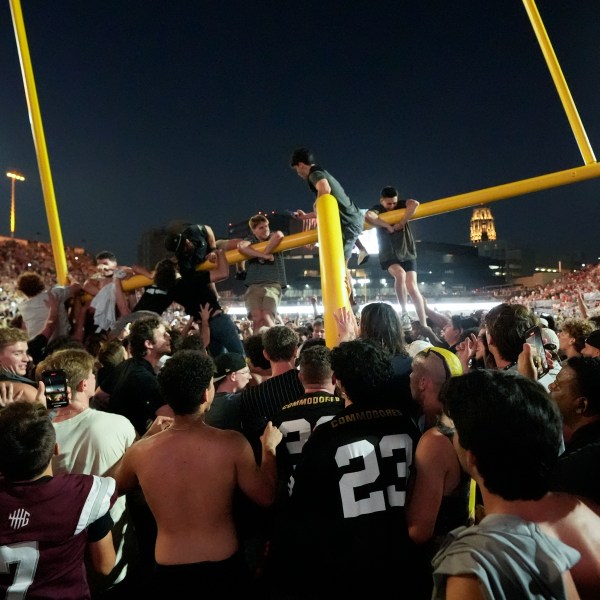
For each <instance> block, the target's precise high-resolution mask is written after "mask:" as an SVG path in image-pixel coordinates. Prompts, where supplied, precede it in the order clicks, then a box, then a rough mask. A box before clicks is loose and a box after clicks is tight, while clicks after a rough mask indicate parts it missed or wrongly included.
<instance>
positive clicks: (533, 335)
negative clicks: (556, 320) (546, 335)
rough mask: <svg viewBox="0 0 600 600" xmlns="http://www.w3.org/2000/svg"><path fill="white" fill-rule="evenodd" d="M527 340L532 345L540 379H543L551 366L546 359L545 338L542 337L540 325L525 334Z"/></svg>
mask: <svg viewBox="0 0 600 600" xmlns="http://www.w3.org/2000/svg"><path fill="white" fill-rule="evenodd" d="M525 341H526V342H527V343H528V344H529V345H530V346H531V356H532V358H533V364H534V365H535V368H536V369H537V374H538V379H541V378H542V377H543V376H544V375H545V374H546V373H548V371H549V370H550V366H549V365H548V360H547V359H546V349H545V348H544V340H543V339H542V330H541V329H540V327H539V325H536V326H535V327H532V328H531V329H529V331H527V333H526V334H525Z"/></svg>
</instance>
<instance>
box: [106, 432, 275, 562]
mask: <svg viewBox="0 0 600 600" xmlns="http://www.w3.org/2000/svg"><path fill="white" fill-rule="evenodd" d="M132 476H133V477H134V478H135V477H137V480H138V481H139V483H140V485H141V487H142V489H143V491H144V496H145V498H146V501H147V502H148V506H149V507H150V509H151V511H152V513H153V514H154V517H155V519H156V522H157V525H158V536H157V541H156V550H155V558H156V561H157V562H158V563H159V564H162V565H169V564H186V563H193V562H201V561H220V560H224V559H226V558H229V557H230V556H232V555H233V554H234V553H235V552H236V551H237V550H238V548H239V542H238V538H237V534H236V529H235V526H234V521H233V516H232V504H233V495H234V491H235V489H236V486H238V485H239V486H240V488H241V489H242V491H243V492H244V493H246V495H248V496H249V497H250V499H252V500H254V501H255V502H257V503H259V504H269V503H270V502H271V489H270V488H271V486H270V485H269V483H268V482H267V481H266V480H265V478H264V476H263V475H262V474H261V472H260V470H259V469H258V467H257V466H256V462H255V459H254V454H253V452H252V449H251V447H250V444H249V443H248V442H247V440H246V439H245V438H244V436H243V435H242V434H240V433H238V432H237V431H227V430H220V429H215V428H213V427H210V426H208V425H206V424H204V422H202V421H199V422H197V423H196V424H194V425H191V426H188V427H182V428H181V429H177V428H175V427H172V428H170V429H167V430H165V431H163V432H161V433H158V434H156V435H154V436H152V437H150V438H148V439H145V440H142V441H140V442H139V443H138V444H136V445H134V446H133V447H132V448H131V449H130V451H129V452H128V453H127V455H126V456H125V459H124V460H123V463H122V465H121V470H120V472H119V474H118V475H117V480H118V482H119V483H121V482H124V484H123V485H124V486H125V487H126V488H128V487H130V485H131V477H132Z"/></svg>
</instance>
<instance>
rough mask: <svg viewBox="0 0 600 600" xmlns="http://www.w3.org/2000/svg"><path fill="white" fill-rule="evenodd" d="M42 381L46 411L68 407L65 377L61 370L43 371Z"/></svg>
mask: <svg viewBox="0 0 600 600" xmlns="http://www.w3.org/2000/svg"><path fill="white" fill-rule="evenodd" d="M42 381H43V382H44V385H45V386H46V406H47V407H48V409H53V408H61V407H63V406H69V397H68V395H67V375H66V373H65V372H64V371H63V370H62V369H56V370H53V371H44V372H43V373H42Z"/></svg>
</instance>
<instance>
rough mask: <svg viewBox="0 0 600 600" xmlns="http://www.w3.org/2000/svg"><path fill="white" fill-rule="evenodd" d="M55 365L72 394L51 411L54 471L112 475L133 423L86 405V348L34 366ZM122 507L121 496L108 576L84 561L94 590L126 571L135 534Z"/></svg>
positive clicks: (91, 387) (114, 512)
mask: <svg viewBox="0 0 600 600" xmlns="http://www.w3.org/2000/svg"><path fill="white" fill-rule="evenodd" d="M56 369H62V370H63V371H64V372H65V374H66V377H67V382H68V385H69V387H70V388H71V396H70V399H69V404H68V406H65V407H63V408H58V409H56V410H55V411H53V413H51V415H52V424H53V425H54V430H55V432H56V441H57V443H58V446H59V454H57V455H55V456H54V457H53V458H52V468H53V471H54V473H56V474H59V473H84V474H87V475H100V476H108V475H111V474H112V472H113V470H114V468H115V466H116V465H117V464H118V462H119V461H120V460H121V458H122V457H123V455H124V454H125V451H126V450H127V448H129V447H130V446H131V445H132V444H133V443H134V441H135V439H136V432H135V428H134V427H133V425H132V424H131V422H130V421H129V419H127V418H126V417H123V416H121V415H116V414H112V413H108V412H104V411H98V410H94V409H93V408H90V399H91V398H92V397H93V395H94V391H95V389H96V374H95V359H94V357H93V356H92V355H91V354H90V353H89V352H87V351H86V350H80V349H75V348H67V349H65V350H58V351H56V352H54V353H53V354H51V355H50V356H49V357H47V358H46V359H44V360H43V361H42V362H41V363H40V364H39V365H38V366H37V374H38V375H39V376H41V373H42V371H44V370H56ZM125 508H126V504H125V496H121V497H120V498H119V499H118V500H117V501H116V502H115V504H114V506H113V507H112V509H111V511H110V514H111V517H112V519H113V521H114V522H115V524H116V527H115V528H114V530H113V539H114V544H115V548H116V551H117V561H116V563H115V568H114V569H113V570H112V571H111V573H110V575H108V576H107V577H101V578H100V577H98V576H96V575H95V574H94V573H93V571H91V570H90V569H89V565H88V581H89V583H90V588H91V589H92V592H93V593H94V592H96V593H98V592H100V591H104V590H106V589H108V588H112V587H113V586H115V585H116V584H119V583H122V582H123V580H124V578H125V575H126V574H127V568H128V562H131V559H132V557H131V556H130V553H131V548H132V544H134V543H135V541H134V540H135V538H134V537H133V530H132V528H131V527H130V526H129V523H128V519H127V513H126V510H125ZM126 549H127V550H126ZM128 552H129V555H128Z"/></svg>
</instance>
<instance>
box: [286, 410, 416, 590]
mask: <svg viewBox="0 0 600 600" xmlns="http://www.w3.org/2000/svg"><path fill="white" fill-rule="evenodd" d="M417 440H418V431H417V429H416V427H415V426H414V424H413V423H412V422H411V421H410V419H408V418H406V417H405V416H404V415H403V414H402V412H401V411H400V410H399V409H397V408H395V407H390V406H389V405H381V406H378V405H374V406H367V407H365V406H357V405H355V404H354V405H351V406H349V407H348V408H345V409H344V410H343V411H342V412H341V413H340V414H339V415H338V416H336V417H335V418H333V419H332V420H330V421H328V422H326V423H322V424H321V425H319V426H318V427H317V428H316V429H315V430H314V431H313V433H312V435H311V436H310V437H309V439H308V441H307V442H306V444H305V445H304V447H303V449H302V455H301V457H300V460H299V461H298V464H297V465H296V469H295V471H294V480H295V481H294V486H293V489H292V495H291V498H290V501H289V503H288V511H287V516H286V520H285V523H283V524H282V529H281V531H280V532H279V535H278V538H279V539H278V542H279V544H278V545H277V547H276V551H277V552H278V553H280V556H279V557H278V558H277V557H275V560H276V563H277V565H278V566H282V564H288V565H290V568H293V565H296V568H297V565H299V564H305V565H310V566H307V567H306V569H305V570H303V571H302V576H301V577H299V578H296V579H295V581H294V584H295V585H296V584H297V585H298V586H300V587H303V588H304V589H305V590H306V593H307V594H309V593H310V590H313V592H314V591H315V590H318V589H323V585H325V586H326V588H327V593H329V592H331V593H335V594H336V597H355V595H354V594H355V592H356V590H357V589H360V588H362V589H364V588H365V586H366V585H367V584H368V583H369V582H371V584H372V585H375V584H376V585H377V587H378V588H381V589H382V590H385V589H394V588H393V587H391V586H394V587H397V586H402V585H406V581H407V579H409V578H410V579H412V578H413V577H416V578H417V584H416V585H418V584H419V582H421V581H422V580H423V579H422V578H423V577H428V575H427V573H428V565H427V564H426V562H425V559H424V555H423V554H422V552H420V551H419V550H418V549H417V547H416V546H415V545H414V544H413V542H412V541H411V540H410V538H409V535H408V528H407V525H406V519H405V508H404V507H405V502H406V493H407V485H408V478H409V475H410V469H411V465H412V464H413V458H414V451H415V448H416V444H417ZM282 558H283V560H282ZM284 568H285V567H284ZM299 579H300V580H301V581H299ZM323 582H324V583H323ZM401 582H404V583H401ZM323 591H324V590H323ZM324 593H325V591H324ZM312 597H316V596H314V595H313V596H312ZM319 597H321V596H319ZM323 597H324V596H323ZM411 597H413V598H419V597H422V593H418V592H416V593H415V595H413V596H411Z"/></svg>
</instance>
